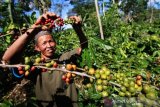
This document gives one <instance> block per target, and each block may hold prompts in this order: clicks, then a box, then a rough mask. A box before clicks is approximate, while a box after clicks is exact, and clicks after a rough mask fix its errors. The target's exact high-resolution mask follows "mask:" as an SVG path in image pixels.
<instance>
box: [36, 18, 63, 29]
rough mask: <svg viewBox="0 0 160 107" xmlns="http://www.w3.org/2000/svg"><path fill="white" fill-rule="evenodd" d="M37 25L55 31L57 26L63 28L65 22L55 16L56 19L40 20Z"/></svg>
mask: <svg viewBox="0 0 160 107" xmlns="http://www.w3.org/2000/svg"><path fill="white" fill-rule="evenodd" d="M35 24H36V25H42V26H43V25H45V26H48V28H49V29H53V28H55V27H57V26H59V27H61V26H63V25H64V20H63V19H62V18H61V17H59V16H54V17H50V18H48V19H41V20H38V21H37V22H36V23H35Z"/></svg>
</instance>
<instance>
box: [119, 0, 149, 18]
mask: <svg viewBox="0 0 160 107" xmlns="http://www.w3.org/2000/svg"><path fill="white" fill-rule="evenodd" d="M148 1H149V0H121V5H120V9H121V10H122V11H123V12H124V14H125V16H126V18H128V19H131V18H133V19H134V20H135V21H138V20H144V19H145V18H146V17H145V12H146V9H147V3H148Z"/></svg>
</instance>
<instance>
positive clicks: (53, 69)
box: [35, 66, 95, 79]
mask: <svg viewBox="0 0 160 107" xmlns="http://www.w3.org/2000/svg"><path fill="white" fill-rule="evenodd" d="M35 67H37V68H43V69H47V70H51V71H63V72H71V73H74V74H77V75H80V76H86V77H89V78H93V79H95V77H93V76H90V75H87V74H86V73H80V72H76V71H69V70H66V69H62V68H47V67H44V66H35Z"/></svg>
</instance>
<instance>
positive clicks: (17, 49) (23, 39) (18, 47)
mask: <svg viewBox="0 0 160 107" xmlns="http://www.w3.org/2000/svg"><path fill="white" fill-rule="evenodd" d="M50 17H56V14H54V13H50V12H47V13H46V14H43V15H41V16H40V17H39V18H38V19H37V21H36V22H35V24H33V25H32V27H31V28H29V29H28V30H27V31H26V32H25V33H24V34H23V35H21V36H20V37H19V38H18V39H17V40H16V41H15V42H14V43H13V44H12V45H11V46H10V47H9V48H8V49H7V50H6V52H5V53H4V55H3V57H2V60H3V61H4V62H6V63H7V62H10V61H11V60H12V59H13V58H14V57H16V56H20V55H19V54H20V53H21V52H22V51H23V49H24V47H25V46H26V44H27V43H28V42H29V41H30V40H31V39H33V38H34V37H35V35H36V34H37V33H38V32H39V31H40V30H45V29H46V27H45V26H39V23H40V22H41V21H42V20H47V19H48V18H50Z"/></svg>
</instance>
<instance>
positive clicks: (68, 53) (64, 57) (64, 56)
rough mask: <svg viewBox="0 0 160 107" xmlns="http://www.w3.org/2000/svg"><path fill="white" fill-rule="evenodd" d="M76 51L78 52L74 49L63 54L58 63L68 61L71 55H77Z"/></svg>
mask: <svg viewBox="0 0 160 107" xmlns="http://www.w3.org/2000/svg"><path fill="white" fill-rule="evenodd" d="M77 51H78V48H75V49H73V50H71V51H68V52H65V53H63V54H62V55H61V56H60V58H59V61H60V62H62V61H65V60H69V59H70V58H71V57H72V56H73V55H76V54H77Z"/></svg>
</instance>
